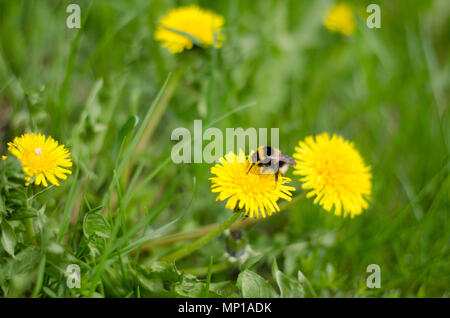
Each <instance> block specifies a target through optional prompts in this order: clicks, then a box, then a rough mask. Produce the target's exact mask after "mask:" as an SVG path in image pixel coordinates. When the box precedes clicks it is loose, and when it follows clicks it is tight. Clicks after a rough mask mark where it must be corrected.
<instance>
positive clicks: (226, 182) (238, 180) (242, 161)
mask: <svg viewBox="0 0 450 318" xmlns="http://www.w3.org/2000/svg"><path fill="white" fill-rule="evenodd" d="M250 166H251V164H250V163H249V161H248V158H247V157H246V156H245V155H244V153H243V152H242V151H241V152H240V153H239V156H237V155H235V154H234V153H232V152H230V153H228V154H227V155H226V156H225V157H224V158H220V163H219V164H216V165H215V166H214V167H212V168H211V173H212V174H214V175H216V176H215V177H212V178H209V179H210V180H211V182H212V185H211V191H212V192H214V193H219V195H218V196H217V199H216V201H219V200H220V201H224V200H227V199H228V201H227V203H226V208H228V209H230V210H234V209H236V208H239V209H240V210H243V211H244V213H245V214H246V215H248V216H249V217H252V218H260V217H263V218H265V217H266V216H270V215H272V214H273V213H275V212H278V211H280V208H279V206H278V204H277V201H278V199H280V198H281V199H284V200H287V201H290V200H291V196H292V193H291V191H295V188H293V187H290V186H288V185H286V183H288V182H290V181H291V179H289V178H287V177H284V176H282V175H280V177H279V178H278V181H277V182H276V181H275V176H274V175H273V174H261V173H259V172H260V171H259V168H258V167H257V166H254V167H253V168H252V169H251V170H250V171H249V169H250Z"/></svg>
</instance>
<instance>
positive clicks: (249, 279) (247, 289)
mask: <svg viewBox="0 0 450 318" xmlns="http://www.w3.org/2000/svg"><path fill="white" fill-rule="evenodd" d="M237 286H238V288H239V290H240V291H241V294H242V296H243V297H245V298H271V297H277V296H278V295H277V293H276V292H275V290H274V289H273V287H272V286H271V285H270V284H269V283H268V282H267V281H266V280H265V279H264V278H262V277H261V276H259V275H258V274H256V273H255V272H253V271H251V270H248V269H247V270H244V271H243V272H241V273H240V274H239V276H238V279H237Z"/></svg>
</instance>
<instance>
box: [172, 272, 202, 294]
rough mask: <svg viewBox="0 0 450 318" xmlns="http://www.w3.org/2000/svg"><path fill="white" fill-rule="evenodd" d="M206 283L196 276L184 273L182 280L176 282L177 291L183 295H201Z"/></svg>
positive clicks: (175, 288)
mask: <svg viewBox="0 0 450 318" xmlns="http://www.w3.org/2000/svg"><path fill="white" fill-rule="evenodd" d="M204 286H205V284H204V283H202V282H200V281H199V280H198V279H197V278H196V277H195V276H193V275H190V274H185V275H183V278H182V280H181V282H178V283H175V284H174V290H175V292H176V293H177V294H178V295H180V296H183V297H201V296H202V292H203V290H204Z"/></svg>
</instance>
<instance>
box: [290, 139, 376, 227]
mask: <svg viewBox="0 0 450 318" xmlns="http://www.w3.org/2000/svg"><path fill="white" fill-rule="evenodd" d="M293 157H294V159H295V160H296V161H297V166H296V167H295V171H294V174H297V175H300V176H302V178H301V179H300V181H302V182H304V183H303V185H302V187H303V189H306V190H311V191H310V192H308V193H307V195H306V196H307V197H308V198H310V197H313V196H316V198H315V200H314V204H317V203H319V204H320V205H321V206H322V207H323V208H324V209H325V210H327V211H331V209H332V208H333V206H334V207H335V210H334V214H335V215H341V214H342V211H343V216H344V217H346V216H347V215H350V217H352V218H353V217H354V216H355V215H358V214H361V213H362V210H363V209H366V208H367V207H368V203H367V202H368V200H369V196H370V193H371V189H372V184H371V181H370V179H371V178H372V175H371V173H370V166H366V165H365V164H364V162H363V159H362V158H361V156H360V154H359V153H358V151H357V150H356V149H355V148H354V145H353V142H349V141H346V140H344V139H343V138H342V137H341V136H337V135H333V137H332V138H330V136H329V135H328V133H323V134H320V135H317V136H316V138H315V140H314V138H313V137H312V136H309V137H307V138H306V139H305V141H300V142H299V146H298V147H295V154H294V156H293Z"/></svg>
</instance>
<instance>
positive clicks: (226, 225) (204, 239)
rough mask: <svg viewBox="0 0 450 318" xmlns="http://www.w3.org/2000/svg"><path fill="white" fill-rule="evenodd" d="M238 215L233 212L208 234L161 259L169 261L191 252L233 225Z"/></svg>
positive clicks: (239, 214)
mask: <svg viewBox="0 0 450 318" xmlns="http://www.w3.org/2000/svg"><path fill="white" fill-rule="evenodd" d="M240 216H241V213H233V215H232V216H231V217H230V218H229V219H228V220H226V221H225V222H224V223H222V224H220V225H219V226H218V227H217V228H215V229H214V230H213V231H211V232H209V233H208V234H206V235H205V236H203V237H201V238H199V239H197V240H195V241H194V242H192V243H191V244H189V245H187V246H185V247H183V248H181V249H179V250H177V251H175V252H173V253H171V254H169V255H167V256H165V257H164V258H163V260H164V261H170V262H171V261H177V260H180V259H182V258H183V257H185V256H187V255H189V254H191V253H192V252H194V251H195V250H197V249H199V248H200V247H202V246H203V245H205V244H206V243H208V242H209V241H211V240H212V239H214V238H216V237H217V236H219V235H220V234H222V232H223V231H225V230H226V229H228V228H229V227H230V226H231V225H233V223H234V222H236V221H237V219H239V217H240Z"/></svg>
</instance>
